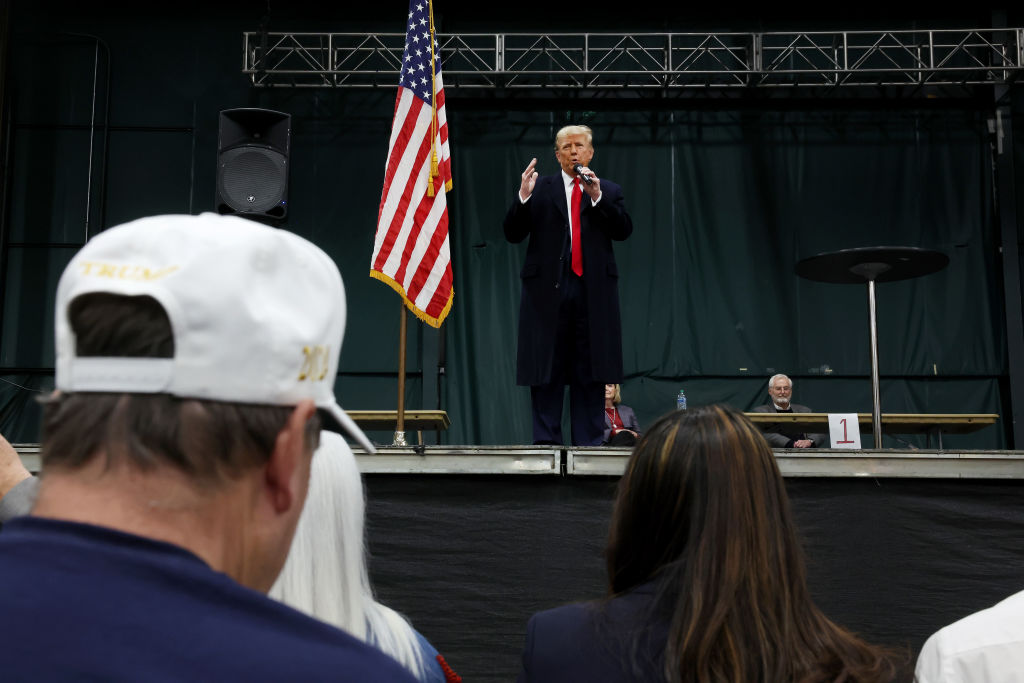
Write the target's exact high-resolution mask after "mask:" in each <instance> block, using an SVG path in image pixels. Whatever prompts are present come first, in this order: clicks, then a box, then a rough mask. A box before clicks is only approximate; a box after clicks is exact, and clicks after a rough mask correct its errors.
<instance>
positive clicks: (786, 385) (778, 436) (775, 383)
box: [752, 375, 829, 448]
mask: <svg viewBox="0 0 1024 683" xmlns="http://www.w3.org/2000/svg"><path fill="white" fill-rule="evenodd" d="M768 395H769V396H770V397H771V399H772V402H771V403H769V404H767V405H763V406H758V407H756V408H754V410H753V411H752V412H755V413H810V412H813V411H812V410H811V409H810V408H808V407H807V406H802V405H800V404H799V403H793V402H792V399H793V382H792V380H790V379H789V377H786V376H785V375H773V376H772V378H771V379H769V380H768ZM764 438H765V439H766V440H767V441H768V444H769V445H770V446H771V447H772V448H827V447H828V445H829V441H828V434H791V433H786V432H781V431H778V428H777V427H772V428H770V430H769V431H767V432H765V435H764Z"/></svg>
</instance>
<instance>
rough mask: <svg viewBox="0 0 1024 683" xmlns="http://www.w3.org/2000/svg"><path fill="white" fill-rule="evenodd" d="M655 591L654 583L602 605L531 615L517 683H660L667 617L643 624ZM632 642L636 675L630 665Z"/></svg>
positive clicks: (581, 606) (560, 608)
mask: <svg viewBox="0 0 1024 683" xmlns="http://www.w3.org/2000/svg"><path fill="white" fill-rule="evenodd" d="M655 591H656V585H655V584H654V583H646V584H643V585H641V586H637V587H636V588H635V589H634V590H632V591H630V592H629V593H626V594H625V595H622V596H620V597H617V598H613V599H612V600H611V601H609V602H607V603H601V602H589V603H581V604H575V605H567V606H565V607H557V608H555V609H551V610H547V611H545V612H538V613H536V614H534V615H533V616H532V617H530V621H529V623H528V624H527V627H526V648H525V650H524V651H523V666H522V669H521V671H520V672H519V679H518V681H519V683H548V682H550V683H556V682H558V683H571V682H573V681H579V682H580V683H583V682H588V683H589V682H591V681H602V683H617V682H619V681H621V682H623V683H625V682H626V681H631V682H632V681H657V680H662V679H663V676H662V673H661V670H662V665H663V656H664V651H665V642H666V641H667V640H668V623H669V621H668V617H667V615H666V616H665V618H664V619H663V620H656V621H654V622H653V623H650V622H649V621H648V620H647V614H646V612H647V609H648V608H649V607H650V605H651V603H652V602H653V600H654V599H655ZM634 642H635V643H637V645H638V647H637V652H636V657H635V660H636V662H637V665H638V667H639V668H638V670H636V671H634V670H633V669H632V668H631V666H630V664H629V662H630V660H631V654H630V649H631V646H632V645H633V643H634Z"/></svg>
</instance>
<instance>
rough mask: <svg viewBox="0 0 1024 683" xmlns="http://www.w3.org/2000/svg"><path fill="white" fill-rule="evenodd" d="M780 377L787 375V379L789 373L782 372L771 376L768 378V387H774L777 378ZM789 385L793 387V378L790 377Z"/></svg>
mask: <svg viewBox="0 0 1024 683" xmlns="http://www.w3.org/2000/svg"><path fill="white" fill-rule="evenodd" d="M780 377H785V378H786V379H789V375H783V374H782V373H781V372H780V373H779V374H777V375H772V376H771V378H770V379H769V380H768V388H769V389H771V388H772V387H774V386H775V380H777V379H779V378H780ZM789 386H790V388H792V387H793V380H791V379H789Z"/></svg>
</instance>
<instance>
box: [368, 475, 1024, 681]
mask: <svg viewBox="0 0 1024 683" xmlns="http://www.w3.org/2000/svg"><path fill="white" fill-rule="evenodd" d="M366 482H367V495H368V500H369V504H368V511H367V515H368V519H367V524H368V543H369V549H370V552H371V565H370V572H371V578H372V580H373V582H374V585H375V587H376V589H377V593H378V597H379V599H380V600H381V601H382V602H384V603H385V604H388V605H390V606H392V607H394V608H396V609H398V610H399V611H401V612H403V613H404V614H405V615H406V616H408V617H409V618H410V619H411V620H412V622H413V624H414V625H415V626H416V628H417V629H419V630H420V631H421V632H422V633H423V634H424V635H425V636H426V637H427V638H428V639H429V640H430V641H431V642H433V644H434V645H435V646H437V648H438V650H440V651H441V653H442V654H444V655H445V657H446V658H447V660H448V662H449V663H450V664H451V665H452V667H453V668H454V669H455V670H456V671H457V672H458V673H460V674H461V675H462V676H463V677H464V679H465V680H466V681H467V682H469V681H510V680H514V678H515V676H516V673H517V672H518V669H519V657H520V653H521V650H522V645H523V639H524V635H525V628H526V620H527V618H528V617H529V615H530V614H531V613H533V612H534V611H536V610H540V609H545V608H548V607H554V606H556V605H559V604H562V603H566V602H572V601H577V600H586V599H590V598H595V597H599V596H601V595H602V594H603V592H604V591H605V572H604V564H603V557H602V551H603V547H604V542H605V537H606V534H607V531H608V519H609V513H610V510H611V501H612V497H613V493H614V488H615V485H616V482H617V480H616V479H614V478H580V477H550V478H549V477H510V476H437V475H432V476H423V475H420V476H414V475H409V476H405V475H399V476H396V475H368V476H367V477H366ZM786 484H787V487H788V489H789V493H790V496H791V497H792V500H793V505H794V508H795V512H796V516H797V520H798V523H799V526H800V529H801V532H802V533H803V536H804V542H805V549H806V552H807V559H808V573H809V576H810V583H811V589H812V591H813V593H814V596H815V599H816V600H817V602H818V605H819V606H820V607H821V608H822V609H823V610H824V612H825V613H826V614H827V615H828V616H829V617H831V618H832V619H833V620H835V621H837V622H839V623H840V624H842V625H844V626H846V627H848V628H850V629H852V630H854V631H856V632H857V633H860V634H861V635H863V636H864V637H865V638H867V639H868V640H870V641H873V642H878V643H884V644H888V645H895V646H900V647H905V648H909V649H910V650H911V651H912V653H913V655H914V656H916V654H917V650H918V649H919V648H920V647H921V645H922V644H923V643H924V640H925V639H926V638H927V637H928V635H929V634H931V633H932V632H934V631H935V630H937V629H938V628H940V627H941V626H943V625H945V624H948V623H950V622H952V621H955V620H957V619H959V618H961V617H963V616H965V615H967V614H969V613H971V612H973V611H976V610H978V609H982V608H984V607H987V606H989V605H992V604H994V603H996V602H998V601H999V600H1001V599H1002V598H1004V597H1006V596H1008V595H1010V594H1012V593H1015V592H1017V591H1019V590H1024V572H1022V571H1021V569H1022V567H1024V480H999V481H996V480H988V481H977V480H950V479H938V480H936V479H873V478H843V479H839V478H835V479H827V478H825V479H817V478H816V479H793V478H790V479H787V480H786Z"/></svg>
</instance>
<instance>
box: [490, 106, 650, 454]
mask: <svg viewBox="0 0 1024 683" xmlns="http://www.w3.org/2000/svg"><path fill="white" fill-rule="evenodd" d="M593 156H594V146H593V135H592V133H591V130H590V129H589V128H587V127H586V126H566V127H565V128H563V129H561V130H560V131H558V134H557V135H556V136H555V158H556V159H557V160H558V164H559V166H561V172H560V173H559V174H558V175H553V176H543V177H538V173H537V171H536V170H535V167H536V165H537V160H536V159H533V160H532V161H530V164H529V165H528V166H527V167H526V170H525V171H523V174H522V178H521V183H520V186H519V194H518V196H517V197H516V198H515V199H514V200H513V202H512V206H511V208H509V210H508V214H506V216H505V225H504V228H505V237H506V239H508V241H510V242H513V243H518V242H521V241H522V240H523V239H525V238H526V237H529V238H530V241H529V243H528V245H527V248H526V262H525V263H524V264H523V269H522V272H521V274H520V277H521V278H522V281H523V285H522V299H521V302H520V306H519V350H518V354H517V358H516V360H517V370H516V382H517V383H518V384H520V385H522V386H529V387H530V396H531V399H532V402H533V442H534V443H535V444H561V443H563V440H562V398H563V395H564V393H565V389H564V388H563V387H564V386H565V385H566V384H568V385H569V397H570V413H571V418H572V444H573V445H574V446H597V445H600V444H601V441H602V437H603V433H604V424H603V419H602V413H601V406H602V405H603V403H604V385H605V384H606V383H612V384H614V383H617V382H621V381H622V329H621V324H620V321H619V291H618V278H619V272H618V269H617V267H616V265H615V255H614V253H613V251H612V240H624V239H626V238H627V237H629V236H630V234H631V233H632V232H633V222H632V221H631V220H630V218H629V214H628V213H626V204H625V200H624V199H623V197H622V188H620V187H619V186H618V185H616V184H615V183H613V182H611V181H610V180H607V179H601V178H598V177H597V175H596V174H595V173H594V172H593V171H592V170H591V169H590V167H589V163H590V160H591V159H592V158H593Z"/></svg>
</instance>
